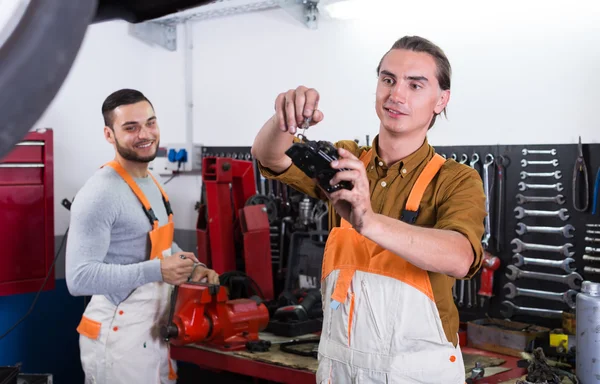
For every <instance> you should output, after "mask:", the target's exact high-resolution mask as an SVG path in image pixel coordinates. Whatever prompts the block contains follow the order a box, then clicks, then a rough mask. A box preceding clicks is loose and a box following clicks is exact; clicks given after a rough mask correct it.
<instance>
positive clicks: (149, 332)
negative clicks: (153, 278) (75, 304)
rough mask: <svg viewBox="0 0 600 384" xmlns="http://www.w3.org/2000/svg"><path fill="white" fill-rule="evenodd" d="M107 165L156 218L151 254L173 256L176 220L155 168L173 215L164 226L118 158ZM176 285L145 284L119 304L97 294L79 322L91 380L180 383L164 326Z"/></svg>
mask: <svg viewBox="0 0 600 384" xmlns="http://www.w3.org/2000/svg"><path fill="white" fill-rule="evenodd" d="M106 165H108V166H110V167H112V168H114V169H115V170H116V171H117V173H119V175H121V177H122V178H123V179H124V180H125V181H126V182H127V184H128V185H129V187H130V188H131V189H132V190H133V192H134V193H135V194H136V196H137V197H138V199H139V200H140V202H141V203H142V205H143V207H144V209H145V212H146V215H148V217H149V219H150V222H151V223H152V230H151V231H150V232H149V237H150V244H151V250H150V259H154V258H159V259H162V258H163V257H168V256H170V255H171V245H172V242H173V232H174V225H173V213H172V211H171V208H170V204H169V198H168V197H167V195H166V193H165V191H164V190H163V189H162V188H161V186H160V185H159V184H158V182H157V181H156V179H154V177H153V176H152V175H151V174H150V176H151V177H152V178H153V179H154V182H155V183H156V185H157V186H158V188H159V189H160V191H161V193H162V196H163V199H164V203H165V206H166V208H167V213H168V215H169V221H168V223H167V224H165V225H163V226H162V227H159V226H158V219H156V217H155V216H154V213H153V211H152V210H151V207H150V203H149V202H148V200H147V199H146V197H145V196H144V194H143V192H142V191H141V189H140V188H139V187H138V186H137V184H136V183H135V181H134V180H133V178H132V177H131V176H130V175H129V174H128V173H127V171H126V170H125V169H124V168H123V167H122V166H121V165H120V164H119V163H117V162H115V161H112V162H110V163H108V164H106ZM171 288H172V286H171V285H169V284H167V283H163V282H155V283H150V284H145V285H143V286H141V287H138V288H137V289H135V290H134V291H133V292H132V293H131V295H130V296H129V297H128V298H127V299H126V300H125V301H123V302H122V303H120V304H119V305H118V306H115V305H114V304H112V303H111V302H110V301H108V300H107V299H106V297H104V296H103V295H94V296H92V299H91V300H90V302H89V304H88V306H87V308H86V310H85V312H84V314H83V317H82V319H81V322H80V324H79V326H78V327H77V331H78V332H79V334H80V337H79V347H80V350H81V365H82V368H83V371H84V373H85V383H86V384H91V383H94V384H121V383H122V384H135V383H140V384H142V383H143V384H175V382H176V379H177V375H176V373H175V370H176V365H175V361H173V360H172V359H170V357H169V346H168V344H167V343H166V342H165V341H164V340H163V339H161V337H160V335H159V332H158V330H159V327H160V325H161V324H162V323H163V322H164V321H165V320H166V319H167V316H168V310H169V303H170V301H169V300H170V293H171Z"/></svg>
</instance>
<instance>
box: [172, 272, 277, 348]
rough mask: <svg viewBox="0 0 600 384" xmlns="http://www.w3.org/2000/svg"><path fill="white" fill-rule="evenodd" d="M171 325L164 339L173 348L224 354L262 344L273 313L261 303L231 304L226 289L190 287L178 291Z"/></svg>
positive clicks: (251, 301)
mask: <svg viewBox="0 0 600 384" xmlns="http://www.w3.org/2000/svg"><path fill="white" fill-rule="evenodd" d="M174 296H176V299H175V301H174V303H175V304H173V300H172V303H171V313H170V314H169V323H168V324H167V325H165V326H162V327H161V336H162V337H163V338H165V339H166V340H169V341H170V342H171V343H172V344H173V345H179V346H181V345H185V344H191V343H202V344H205V345H207V346H210V347H213V348H218V349H221V350H227V351H232V350H237V349H243V348H245V347H246V343H247V342H248V341H256V340H259V337H258V333H259V332H260V331H262V330H264V329H265V328H266V327H267V324H268V322H269V311H268V310H267V307H266V306H265V305H264V304H262V303H261V302H260V300H259V299H257V300H254V299H236V300H228V299H227V292H226V290H225V287H223V286H219V285H212V284H203V283H186V284H182V285H180V286H179V287H176V288H175V291H174Z"/></svg>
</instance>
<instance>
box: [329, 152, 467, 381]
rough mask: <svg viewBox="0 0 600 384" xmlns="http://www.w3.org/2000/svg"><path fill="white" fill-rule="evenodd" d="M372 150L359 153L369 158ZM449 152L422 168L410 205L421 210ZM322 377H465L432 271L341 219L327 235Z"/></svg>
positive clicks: (457, 347) (398, 379)
mask: <svg viewBox="0 0 600 384" xmlns="http://www.w3.org/2000/svg"><path fill="white" fill-rule="evenodd" d="M370 156H371V151H369V152H365V153H363V155H362V156H361V160H362V161H363V162H364V163H365V166H366V165H367V164H368V162H369V160H370ZM443 163H444V159H443V158H442V157H441V156H439V155H435V156H434V158H433V159H432V160H431V161H430V162H429V163H428V164H427V166H426V168H425V169H424V170H423V172H422V173H421V174H420V175H419V178H418V180H417V182H416V183H415V186H414V187H413V189H412V190H411V194H410V196H409V198H408V201H407V205H406V208H407V210H409V211H414V212H417V211H418V207H419V203H420V201H421V197H422V195H423V192H424V191H425V189H426V188H427V186H428V185H429V183H430V181H431V179H432V178H433V177H434V176H435V175H436V174H437V172H438V171H439V169H440V167H441V166H442V164H443ZM322 276H323V281H322V287H321V290H322V294H323V329H322V333H321V341H320V344H319V367H318V370H317V384H323V383H327V384H350V383H352V384H355V383H356V384H375V383H377V384H401V383H402V384H404V383H431V384H459V383H460V384H462V383H464V382H465V371H464V365H463V359H462V354H461V351H460V347H459V346H458V345H457V346H456V347H454V345H453V344H452V343H451V342H449V341H448V339H447V337H446V335H445V333H444V329H443V327H442V322H441V320H440V316H439V313H438V310H437V307H436V304H435V300H434V297H433V290H432V288H431V283H430V281H429V275H428V273H427V271H425V270H422V269H420V268H418V267H416V266H414V265H413V264H410V263H409V262H407V261H406V260H404V259H403V258H401V257H399V256H398V255H395V254H393V253H392V252H390V251H387V250H385V249H383V248H382V247H380V246H379V245H377V244H376V243H374V242H373V241H371V240H369V239H367V238H365V237H364V236H362V235H360V234H359V233H358V232H356V231H355V230H354V229H353V228H352V226H351V224H350V223H348V222H347V221H345V220H342V223H341V226H340V227H339V228H333V229H332V230H331V233H330V235H329V238H328V240H327V244H326V247H325V254H324V257H323V271H322Z"/></svg>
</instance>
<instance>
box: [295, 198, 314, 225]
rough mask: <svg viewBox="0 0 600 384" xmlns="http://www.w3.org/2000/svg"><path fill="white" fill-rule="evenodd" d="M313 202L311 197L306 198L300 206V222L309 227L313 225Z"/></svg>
mask: <svg viewBox="0 0 600 384" xmlns="http://www.w3.org/2000/svg"><path fill="white" fill-rule="evenodd" d="M313 206H314V204H313V202H312V200H311V198H310V197H308V196H306V197H304V198H303V199H302V201H300V203H299V204H298V221H299V222H300V223H301V224H302V225H304V226H309V225H311V224H312V222H313V220H312V210H313Z"/></svg>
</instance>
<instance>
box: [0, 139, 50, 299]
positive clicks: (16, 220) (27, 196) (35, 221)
mask: <svg viewBox="0 0 600 384" xmlns="http://www.w3.org/2000/svg"><path fill="white" fill-rule="evenodd" d="M53 164H54V156H53V140H52V130H51V129H40V130H37V131H35V132H30V133H29V134H28V135H27V136H26V137H25V138H24V139H23V140H22V141H21V142H19V143H18V144H17V145H16V146H15V148H14V149H13V150H12V151H11V152H10V153H9V154H8V155H7V156H5V157H4V158H3V159H1V160H0V225H1V226H2V230H1V231H0V244H2V253H0V266H1V267H0V295H14V294H19V293H27V292H35V291H38V290H39V289H40V288H41V287H42V284H43V283H44V280H45V277H46V275H47V274H48V273H49V272H50V268H51V266H52V262H53V260H54V181H53V179H54V176H53V170H54V167H53ZM54 286H55V284H54V273H50V276H48V281H47V282H46V285H45V286H44V289H45V290H49V289H54Z"/></svg>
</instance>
